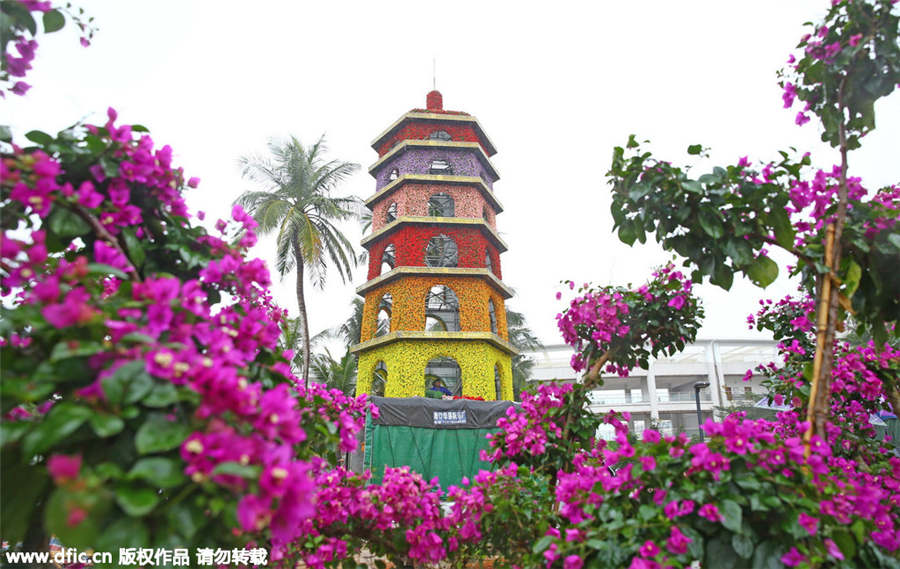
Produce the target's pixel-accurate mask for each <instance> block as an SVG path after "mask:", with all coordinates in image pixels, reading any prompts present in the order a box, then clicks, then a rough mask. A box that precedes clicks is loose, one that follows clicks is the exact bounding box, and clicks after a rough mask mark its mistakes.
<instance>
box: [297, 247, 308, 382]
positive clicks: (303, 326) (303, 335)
mask: <svg viewBox="0 0 900 569" xmlns="http://www.w3.org/2000/svg"><path fill="white" fill-rule="evenodd" d="M294 259H296V264H297V308H299V309H300V315H299V316H298V317H297V318H298V319H299V320H300V341H301V343H302V345H301V354H302V355H303V369H302V373H303V386H304V387H309V352H310V346H309V321H308V319H307V317H306V299H305V298H304V296H303V276H304V275H303V269H304V266H303V256H302V255H301V254H300V245H298V244H297V242H294Z"/></svg>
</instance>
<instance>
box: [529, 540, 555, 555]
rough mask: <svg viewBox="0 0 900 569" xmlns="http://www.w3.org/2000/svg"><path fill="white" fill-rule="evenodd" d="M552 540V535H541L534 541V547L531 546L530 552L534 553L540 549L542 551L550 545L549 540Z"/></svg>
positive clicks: (539, 551)
mask: <svg viewBox="0 0 900 569" xmlns="http://www.w3.org/2000/svg"><path fill="white" fill-rule="evenodd" d="M552 541H553V536H551V535H545V536H544V537H542V538H541V539H539V540H537V541H536V542H535V544H534V547H532V548H531V552H532V553H535V554H537V553H541V552H542V551H544V550H545V549H547V548H548V547H550V542H552Z"/></svg>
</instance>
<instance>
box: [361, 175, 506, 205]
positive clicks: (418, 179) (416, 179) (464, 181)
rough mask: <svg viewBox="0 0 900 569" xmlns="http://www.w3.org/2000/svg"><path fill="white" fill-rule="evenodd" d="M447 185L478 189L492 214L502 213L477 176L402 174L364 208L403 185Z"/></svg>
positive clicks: (368, 200)
mask: <svg viewBox="0 0 900 569" xmlns="http://www.w3.org/2000/svg"><path fill="white" fill-rule="evenodd" d="M407 183H409V184H416V183H421V184H447V185H453V184H457V185H471V186H476V187H478V189H479V191H481V193H482V195H483V196H484V197H485V199H487V201H488V202H490V204H491V207H493V208H494V213H501V212H502V211H503V204H501V203H500V200H498V199H497V196H495V195H494V192H492V191H491V189H490V188H489V187H488V186H487V184H485V183H484V180H482V179H481V178H479V177H478V176H444V175H440V174H403V175H402V176H400V177H399V178H397V179H396V180H394V181H393V182H391V183H390V184H388V185H386V186H385V187H383V188H381V189H380V190H378V191H377V192H375V193H374V194H372V195H371V196H369V197H368V198H366V201H365V202H364V203H365V205H366V207H368V208H369V209H372V206H373V205H374V204H375V202H377V201H379V200H381V199H382V198H383V197H385V196H386V195H388V194H389V193H391V192H392V191H394V190H395V189H397V188H399V187H400V186H402V185H403V184H407Z"/></svg>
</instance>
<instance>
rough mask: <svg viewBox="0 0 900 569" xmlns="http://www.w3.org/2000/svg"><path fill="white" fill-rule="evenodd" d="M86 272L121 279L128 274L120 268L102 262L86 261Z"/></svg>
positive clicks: (124, 278) (125, 278) (125, 277)
mask: <svg viewBox="0 0 900 569" xmlns="http://www.w3.org/2000/svg"><path fill="white" fill-rule="evenodd" d="M87 272H88V274H90V275H112V276H114V277H118V278H120V279H122V280H127V279H128V275H127V274H125V272H124V271H122V270H121V269H117V268H115V267H113V266H110V265H104V264H103V263H88V265H87Z"/></svg>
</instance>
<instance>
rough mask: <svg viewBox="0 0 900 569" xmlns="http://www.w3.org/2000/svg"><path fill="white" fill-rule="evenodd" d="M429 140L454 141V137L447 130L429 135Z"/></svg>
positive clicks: (434, 131)
mask: <svg viewBox="0 0 900 569" xmlns="http://www.w3.org/2000/svg"><path fill="white" fill-rule="evenodd" d="M428 138H429V139H431V140H443V141H448V140H453V137H452V136H450V133H449V132H447V131H446V130H433V131H431V133H430V134H429V135H428Z"/></svg>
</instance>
